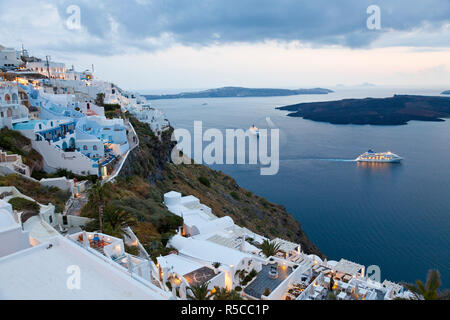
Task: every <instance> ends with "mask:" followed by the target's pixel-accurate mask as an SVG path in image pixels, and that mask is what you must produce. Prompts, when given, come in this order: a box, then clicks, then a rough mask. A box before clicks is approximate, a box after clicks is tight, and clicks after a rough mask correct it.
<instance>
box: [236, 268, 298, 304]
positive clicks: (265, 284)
mask: <svg viewBox="0 0 450 320" xmlns="http://www.w3.org/2000/svg"><path fill="white" fill-rule="evenodd" d="M275 270H276V273H274V271H275ZM292 272H293V269H292V268H291V267H287V266H279V265H278V264H277V263H275V264H267V265H263V266H262V269H261V271H260V272H259V273H258V275H257V276H256V278H255V279H254V280H253V281H252V282H251V283H250V284H249V285H248V286H247V287H245V289H244V293H245V294H247V295H249V296H250V297H253V298H256V299H260V298H261V296H263V295H266V294H267V289H268V290H270V292H272V291H274V290H275V289H276V288H277V287H278V286H279V285H280V284H281V283H282V282H283V281H284V280H285V279H286V278H287V277H288V276H289V275H290V274H291V273H292Z"/></svg>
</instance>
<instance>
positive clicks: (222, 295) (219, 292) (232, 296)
mask: <svg viewBox="0 0 450 320" xmlns="http://www.w3.org/2000/svg"><path fill="white" fill-rule="evenodd" d="M215 289H216V292H214V295H213V299H214V300H242V296H241V295H240V294H239V293H238V292H237V291H235V290H231V291H228V290H227V289H226V288H219V287H215Z"/></svg>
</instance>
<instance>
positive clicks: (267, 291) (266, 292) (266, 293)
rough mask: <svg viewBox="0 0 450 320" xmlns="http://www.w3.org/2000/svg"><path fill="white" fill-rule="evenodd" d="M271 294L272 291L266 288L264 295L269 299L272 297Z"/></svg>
mask: <svg viewBox="0 0 450 320" xmlns="http://www.w3.org/2000/svg"><path fill="white" fill-rule="evenodd" d="M270 293H271V291H270V289H269V288H266V290H264V295H265V296H266V297H268V296H269V295H270Z"/></svg>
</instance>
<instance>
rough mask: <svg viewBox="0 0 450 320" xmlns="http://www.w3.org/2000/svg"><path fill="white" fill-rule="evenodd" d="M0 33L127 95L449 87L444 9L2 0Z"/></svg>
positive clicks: (449, 34) (413, 4)
mask: <svg viewBox="0 0 450 320" xmlns="http://www.w3.org/2000/svg"><path fill="white" fill-rule="evenodd" d="M374 6H375V7H374ZM374 8H375V9H374ZM378 10H379V11H378ZM378 12H379V15H378ZM0 26H1V28H0V44H1V45H3V46H6V47H15V48H17V49H19V48H21V46H22V44H23V45H24V46H25V48H26V49H28V51H29V52H30V54H32V55H35V56H39V57H45V55H50V56H51V60H52V61H57V62H65V63H66V65H67V66H69V67H70V66H71V65H74V66H75V68H76V69H77V70H85V69H87V68H91V65H92V64H93V65H94V68H95V72H96V76H98V77H100V78H102V79H105V80H109V81H112V82H114V83H115V84H117V85H119V86H120V87H122V88H124V89H127V90H139V91H151V92H158V91H160V92H171V91H176V90H179V89H206V88H215V87H221V86H228V85H232V86H246V87H276V88H309V87H334V86H336V85H346V86H353V85H359V84H362V83H371V84H375V85H377V86H401V87H408V86H410V87H437V88H443V89H450V59H449V57H450V1H449V0H378V1H375V0H339V1H334V0H257V1H255V0H226V1H218V0H127V1H123V0H105V1H101V0H69V1H66V0H54V1H51V0H50V1H44V0H21V1H11V0H0Z"/></svg>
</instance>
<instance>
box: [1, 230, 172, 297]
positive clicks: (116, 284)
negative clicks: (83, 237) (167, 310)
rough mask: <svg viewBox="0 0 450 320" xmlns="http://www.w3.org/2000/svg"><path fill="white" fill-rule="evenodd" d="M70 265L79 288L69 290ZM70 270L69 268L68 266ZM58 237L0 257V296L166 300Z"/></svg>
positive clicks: (154, 290) (161, 294)
mask: <svg viewBox="0 0 450 320" xmlns="http://www.w3.org/2000/svg"><path fill="white" fill-rule="evenodd" d="M70 266H78V267H79V270H80V289H79V290H78V289H69V288H68V286H67V282H68V280H69V277H70V276H71V274H73V273H70V272H68V268H69V267H70ZM69 271H70V269H69ZM167 298H168V297H167V295H166V293H164V292H162V291H161V290H160V289H157V288H156V287H155V288H151V287H147V286H145V285H143V284H141V283H140V282H138V281H137V280H134V279H132V278H131V277H130V275H129V274H125V273H124V272H123V271H120V270H118V269H117V268H115V267H113V266H111V265H110V264H108V263H106V262H105V261H103V260H102V259H100V258H99V257H96V256H95V255H94V254H92V253H90V252H88V251H86V250H85V249H83V248H81V247H79V246H77V244H75V243H72V242H71V241H70V240H69V239H65V238H63V237H61V236H58V237H55V238H53V239H52V244H51V245H50V243H45V244H42V245H39V246H36V247H33V248H30V249H26V250H23V251H19V252H17V253H15V254H12V255H9V256H6V257H3V258H1V259H0V299H1V300H8V299H9V300H16V299H25V300H27V299H30V300H34V299H44V300H75V299H77V300H94V299H101V300H102V299H110V300H118V299H140V300H143V299H167Z"/></svg>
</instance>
